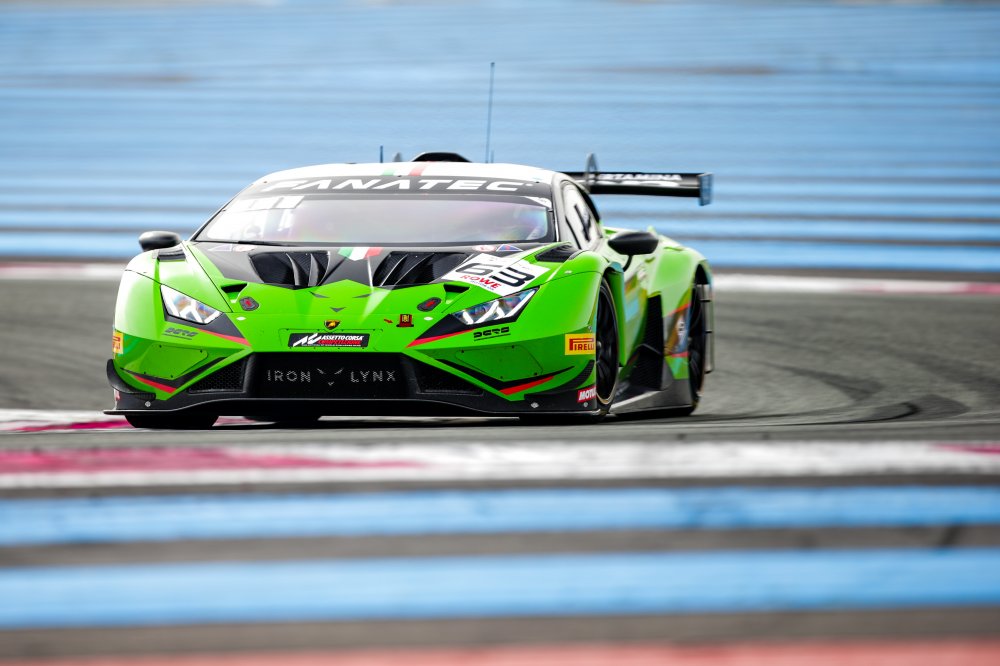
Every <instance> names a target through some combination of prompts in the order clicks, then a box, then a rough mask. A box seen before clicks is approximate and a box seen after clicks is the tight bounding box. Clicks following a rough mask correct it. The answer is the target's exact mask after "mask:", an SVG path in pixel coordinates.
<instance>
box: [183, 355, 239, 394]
mask: <svg viewBox="0 0 1000 666" xmlns="http://www.w3.org/2000/svg"><path fill="white" fill-rule="evenodd" d="M245 367H246V359H245V358H242V359H240V360H239V361H236V362H235V363H230V364H229V365H227V366H226V367H224V368H221V369H219V370H216V371H215V372H213V373H212V374H210V375H209V376H208V377H205V378H204V379H202V380H201V381H199V382H197V383H195V385H194V386H192V387H191V388H189V389H188V393H213V392H216V391H234V392H239V391H242V390H243V370H244V368H245Z"/></svg>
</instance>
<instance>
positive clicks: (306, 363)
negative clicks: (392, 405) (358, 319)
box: [252, 351, 407, 399]
mask: <svg viewBox="0 0 1000 666" xmlns="http://www.w3.org/2000/svg"><path fill="white" fill-rule="evenodd" d="M252 377H253V383H252V393H253V395H254V396H255V397H259V398H330V399H338V398H342V399H352V398H354V399H368V398H404V397H406V396H407V388H406V376H405V374H404V372H403V366H402V363H401V362H400V357H399V355H398V354H380V353H374V352H370V353H369V352H364V353H356V352H354V353H352V352H346V353H340V352H329V351H316V352H276V353H263V354H257V355H256V360H255V362H254V364H253V371H252Z"/></svg>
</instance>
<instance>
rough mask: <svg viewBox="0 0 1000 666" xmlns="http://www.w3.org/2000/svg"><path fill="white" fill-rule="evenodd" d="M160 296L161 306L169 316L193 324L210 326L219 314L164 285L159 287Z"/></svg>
mask: <svg viewBox="0 0 1000 666" xmlns="http://www.w3.org/2000/svg"><path fill="white" fill-rule="evenodd" d="M160 295H161V296H163V306H164V307H165V308H167V312H169V313H170V315H171V316H173V317H177V318H178V319H184V320H186V321H191V322H194V323H195V324H210V323H212V322H213V321H215V318H216V317H218V316H219V315H220V314H222V313H221V312H219V311H218V310H216V309H215V308H210V307H208V306H207V305H205V304H204V303H202V302H201V301H196V300H194V299H193V298H191V297H190V296H185V295H184V294H182V293H181V292H179V291H177V290H176V289H171V288H170V287H168V286H167V285H165V284H161V285H160Z"/></svg>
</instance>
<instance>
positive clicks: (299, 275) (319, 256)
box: [250, 252, 330, 289]
mask: <svg viewBox="0 0 1000 666" xmlns="http://www.w3.org/2000/svg"><path fill="white" fill-rule="evenodd" d="M250 262H251V263H252V264H253V269H254V270H255V271H256V272H257V275H258V276H260V279H261V281H262V282H264V283H266V284H274V285H281V286H283V287H292V288H293V289H302V288H305V287H315V286H317V285H320V284H322V283H323V278H324V277H325V276H326V272H327V269H328V268H329V267H330V254H329V253H328V252H259V253H257V254H253V255H250Z"/></svg>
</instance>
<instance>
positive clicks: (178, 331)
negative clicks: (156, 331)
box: [163, 326, 198, 340]
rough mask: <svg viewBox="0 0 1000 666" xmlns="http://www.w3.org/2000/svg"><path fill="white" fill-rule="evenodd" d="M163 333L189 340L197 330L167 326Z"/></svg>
mask: <svg viewBox="0 0 1000 666" xmlns="http://www.w3.org/2000/svg"><path fill="white" fill-rule="evenodd" d="M163 334H164V335H169V336H171V337H173V338H185V339H187V340H190V339H191V338H193V337H194V336H196V335H198V332H197V331H187V330H184V329H183V328H175V327H173V326H168V327H167V329H166V330H165V331H163Z"/></svg>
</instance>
